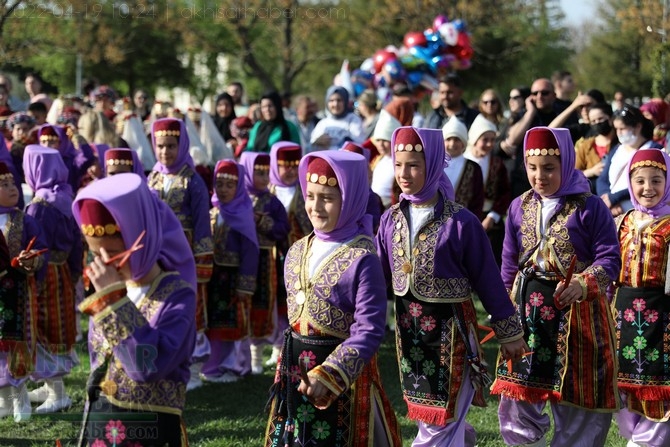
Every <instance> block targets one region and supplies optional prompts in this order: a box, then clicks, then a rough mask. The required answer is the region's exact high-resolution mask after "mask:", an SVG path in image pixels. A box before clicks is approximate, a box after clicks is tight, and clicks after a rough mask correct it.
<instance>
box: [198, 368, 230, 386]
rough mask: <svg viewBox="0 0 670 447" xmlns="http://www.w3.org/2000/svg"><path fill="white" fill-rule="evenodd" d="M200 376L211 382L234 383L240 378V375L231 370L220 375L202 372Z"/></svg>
mask: <svg viewBox="0 0 670 447" xmlns="http://www.w3.org/2000/svg"><path fill="white" fill-rule="evenodd" d="M200 378H201V379H202V380H204V381H205V382H211V383H233V382H237V381H238V380H240V376H238V375H237V374H233V373H231V372H230V371H226V372H225V373H223V374H221V375H220V376H207V375H205V374H200Z"/></svg>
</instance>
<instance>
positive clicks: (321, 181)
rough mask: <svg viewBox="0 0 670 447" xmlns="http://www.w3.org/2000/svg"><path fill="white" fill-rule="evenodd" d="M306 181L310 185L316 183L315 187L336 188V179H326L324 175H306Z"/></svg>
mask: <svg viewBox="0 0 670 447" xmlns="http://www.w3.org/2000/svg"><path fill="white" fill-rule="evenodd" d="M307 181H308V182H310V183H316V184H317V185H328V186H337V178H335V177H326V176H325V175H319V174H317V173H315V172H313V173H309V172H308V173H307Z"/></svg>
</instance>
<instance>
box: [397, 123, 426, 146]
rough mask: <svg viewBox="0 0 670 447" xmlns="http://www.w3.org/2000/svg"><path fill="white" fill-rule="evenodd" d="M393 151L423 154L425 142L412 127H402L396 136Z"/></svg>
mask: <svg viewBox="0 0 670 447" xmlns="http://www.w3.org/2000/svg"><path fill="white" fill-rule="evenodd" d="M394 145H395V146H394V148H393V150H394V151H396V152H403V151H407V152H411V151H415V152H422V151H423V142H422V141H421V138H420V137H419V134H418V133H416V131H415V130H414V129H413V128H411V127H401V128H400V129H399V130H398V131H397V133H396V134H395V141H394Z"/></svg>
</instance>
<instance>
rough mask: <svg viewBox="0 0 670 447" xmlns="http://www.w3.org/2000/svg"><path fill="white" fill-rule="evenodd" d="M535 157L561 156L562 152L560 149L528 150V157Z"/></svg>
mask: <svg viewBox="0 0 670 447" xmlns="http://www.w3.org/2000/svg"><path fill="white" fill-rule="evenodd" d="M533 155H561V151H560V150H559V149H553V148H552V149H546V148H542V149H539V148H538V149H527V150H526V156H527V157H531V156H533Z"/></svg>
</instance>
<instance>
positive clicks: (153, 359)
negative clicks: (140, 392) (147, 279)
mask: <svg viewBox="0 0 670 447" xmlns="http://www.w3.org/2000/svg"><path fill="white" fill-rule="evenodd" d="M122 307H125V308H126V309H124V310H122V308H121V307H120V308H119V309H117V312H115V313H116V314H117V315H120V314H122V313H123V312H124V311H126V312H128V313H129V314H132V315H133V316H132V318H129V319H127V320H123V319H121V318H117V320H116V321H117V322H118V323H119V326H120V329H130V330H129V331H128V336H127V337H126V338H124V339H122V340H120V341H119V343H118V344H116V345H115V346H114V356H115V357H116V358H117V359H118V360H119V361H120V362H121V363H122V365H123V369H124V370H125V372H126V374H127V375H128V377H130V378H131V379H133V380H135V381H137V382H150V381H157V380H161V379H164V378H165V377H167V376H168V375H170V374H171V373H172V372H173V371H174V370H175V369H176V368H177V367H178V366H179V365H180V364H182V363H184V362H185V361H186V360H188V358H189V357H190V356H191V353H192V350H193V344H194V342H195V291H193V290H192V289H191V288H190V287H181V288H179V289H177V290H176V291H174V292H172V294H171V295H170V297H169V298H168V299H167V300H166V301H165V303H164V304H163V308H162V309H161V310H160V312H159V314H158V315H157V316H155V317H154V318H153V319H152V320H151V321H147V320H146V319H145V317H144V316H143V315H142V314H141V313H140V311H139V310H138V309H137V307H136V306H135V304H133V302H132V301H130V300H129V299H127V298H126V302H125V304H123V305H122ZM130 321H133V322H134V323H135V327H132V326H129V325H127V323H128V322H130ZM140 322H141V324H138V323H140ZM119 332H120V331H119ZM123 332H125V331H123ZM112 344H113V343H112Z"/></svg>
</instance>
